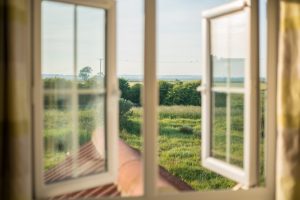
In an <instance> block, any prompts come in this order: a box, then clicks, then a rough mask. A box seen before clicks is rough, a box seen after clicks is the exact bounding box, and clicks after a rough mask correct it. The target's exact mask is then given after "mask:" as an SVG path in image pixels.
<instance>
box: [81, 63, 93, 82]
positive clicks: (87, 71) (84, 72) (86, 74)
mask: <svg viewBox="0 0 300 200" xmlns="http://www.w3.org/2000/svg"><path fill="white" fill-rule="evenodd" d="M92 72H93V69H92V68H91V67H89V66H86V67H84V68H82V69H81V70H80V71H79V78H81V79H82V80H84V81H86V80H88V79H89V78H90V76H91V74H92Z"/></svg>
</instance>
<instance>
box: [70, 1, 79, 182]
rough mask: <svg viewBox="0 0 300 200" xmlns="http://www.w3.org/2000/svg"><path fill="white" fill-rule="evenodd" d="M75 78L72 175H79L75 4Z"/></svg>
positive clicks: (75, 20) (73, 85) (72, 104)
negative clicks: (77, 172)
mask: <svg viewBox="0 0 300 200" xmlns="http://www.w3.org/2000/svg"><path fill="white" fill-rule="evenodd" d="M73 26H74V27H73V28H74V35H73V37H74V38H73V39H74V52H73V53H74V61H73V62H74V68H73V73H74V79H73V83H72V100H71V102H72V103H71V107H72V148H71V149H72V155H74V160H75V162H72V176H73V177H77V174H76V169H77V151H78V145H79V144H78V95H77V76H76V74H77V6H76V5H75V6H74V25H73Z"/></svg>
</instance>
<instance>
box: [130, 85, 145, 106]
mask: <svg viewBox="0 0 300 200" xmlns="http://www.w3.org/2000/svg"><path fill="white" fill-rule="evenodd" d="M141 88H142V84H140V83H136V84H134V85H133V86H131V87H130V89H129V92H128V99H129V100H130V101H131V102H133V103H134V104H136V105H138V106H140V105H141Z"/></svg>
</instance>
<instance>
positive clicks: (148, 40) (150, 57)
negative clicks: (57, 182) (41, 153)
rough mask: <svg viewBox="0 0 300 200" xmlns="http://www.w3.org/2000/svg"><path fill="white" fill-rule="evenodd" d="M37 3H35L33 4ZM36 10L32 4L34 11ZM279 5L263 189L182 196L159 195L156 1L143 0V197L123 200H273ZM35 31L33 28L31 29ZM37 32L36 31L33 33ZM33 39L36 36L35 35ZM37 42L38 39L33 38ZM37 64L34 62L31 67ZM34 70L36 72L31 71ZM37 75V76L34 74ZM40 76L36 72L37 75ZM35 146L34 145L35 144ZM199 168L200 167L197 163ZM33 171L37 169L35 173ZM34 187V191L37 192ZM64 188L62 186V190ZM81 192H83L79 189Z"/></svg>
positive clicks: (274, 13) (273, 7) (271, 32)
mask: <svg viewBox="0 0 300 200" xmlns="http://www.w3.org/2000/svg"><path fill="white" fill-rule="evenodd" d="M34 1H37V0H34ZM37 6H38V7H39V5H36V3H35V6H34V7H35V10H36V8H37ZM252 6H258V5H257V0H253V2H252ZM278 11H279V1H278V0H268V1H267V20H268V24H267V76H268V81H267V97H268V98H267V108H266V110H267V112H266V113H267V121H266V135H265V137H266V141H265V142H266V145H265V154H266V160H265V168H266V170H265V177H266V179H265V186H264V187H258V188H252V189H250V190H238V191H232V190H213V191H195V192H181V193H167V194H158V192H157V178H158V154H157V141H158V140H157V137H158V126H157V123H158V121H157V119H158V118H157V114H158V112H157V107H158V90H157V89H156V86H157V77H156V44H155V43H156V0H145V46H144V49H145V52H144V55H145V60H144V63H145V65H144V74H145V78H144V91H147V92H144V95H143V101H144V115H143V119H144V122H143V133H144V139H143V144H144V154H143V168H144V173H143V177H144V179H143V180H144V195H143V196H141V197H126V199H127V200H182V199H185V200H198V199H210V200H219V199H222V200H233V199H243V200H253V199H256V200H274V199H275V151H276V145H275V144H276V77H277V67H276V66H277V52H278V43H277V40H278V20H279V12H278ZM39 19H40V16H39V14H38V13H36V12H34V21H35V22H34V23H35V24H39ZM34 29H36V28H34ZM35 32H36V30H35ZM35 36H39V35H36V33H35ZM34 39H35V40H38V41H39V38H36V37H34ZM34 46H35V47H34V49H35V51H34V53H38V54H34V55H39V54H40V52H39V51H38V50H40V49H39V48H40V47H39V44H34ZM37 63H39V60H35V61H34V65H36V64H37ZM34 70H36V69H34ZM34 73H36V72H34ZM37 73H39V72H37ZM34 145H35V144H34ZM199 164H200V163H199ZM34 170H36V169H34ZM36 187H37V186H36V185H35V186H34V188H35V189H36ZM62 187H63V186H62ZM81 189H83V188H81ZM36 199H40V198H36ZM101 199H110V200H120V199H121V198H119V197H115V198H105V197H103V198H101Z"/></svg>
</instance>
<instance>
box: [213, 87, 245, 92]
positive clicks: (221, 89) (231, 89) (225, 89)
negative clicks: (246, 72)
mask: <svg viewBox="0 0 300 200" xmlns="http://www.w3.org/2000/svg"><path fill="white" fill-rule="evenodd" d="M211 91H213V92H220V93H226V94H243V93H245V88H234V87H212V88H211Z"/></svg>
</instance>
